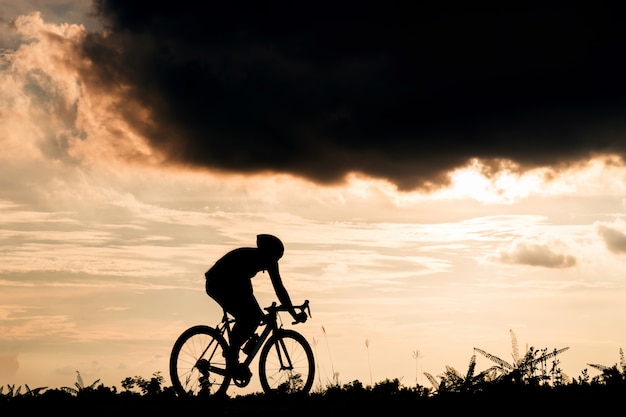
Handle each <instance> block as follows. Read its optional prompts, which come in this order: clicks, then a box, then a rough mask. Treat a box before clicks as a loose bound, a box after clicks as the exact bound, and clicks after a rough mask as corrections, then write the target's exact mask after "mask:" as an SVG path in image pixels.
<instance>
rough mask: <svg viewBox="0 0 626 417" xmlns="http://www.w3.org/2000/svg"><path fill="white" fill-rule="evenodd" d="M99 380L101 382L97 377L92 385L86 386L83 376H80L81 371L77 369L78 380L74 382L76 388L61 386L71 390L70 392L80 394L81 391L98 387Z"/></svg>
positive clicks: (67, 390)
mask: <svg viewBox="0 0 626 417" xmlns="http://www.w3.org/2000/svg"><path fill="white" fill-rule="evenodd" d="M98 382H100V380H99V379H96V380H95V381H94V382H92V383H91V384H90V385H87V386H86V385H85V384H84V383H83V378H82V377H81V376H80V372H78V371H76V382H75V383H74V386H75V387H76V388H72V387H61V390H63V391H65V392H69V393H70V394H73V395H78V394H80V393H81V392H84V391H93V390H94V389H95V388H96V385H97V384H98Z"/></svg>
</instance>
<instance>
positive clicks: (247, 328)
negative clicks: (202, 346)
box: [207, 280, 265, 366]
mask: <svg viewBox="0 0 626 417" xmlns="http://www.w3.org/2000/svg"><path fill="white" fill-rule="evenodd" d="M208 282H209V281H208V280H207V294H209V296H211V297H212V298H213V299H214V300H215V301H217V302H218V303H219V304H220V306H222V308H223V309H224V310H226V311H227V312H228V313H230V314H231V315H232V316H233V317H234V319H235V324H234V326H233V328H232V330H231V333H230V340H229V345H230V346H229V349H228V352H227V360H228V361H229V365H233V366H236V365H237V364H238V363H239V350H240V349H241V346H243V344H244V343H245V341H246V340H248V338H249V337H250V336H252V334H253V333H254V331H255V330H256V328H257V327H258V326H259V323H260V322H261V321H262V320H263V318H264V317H265V315H264V314H263V311H262V310H261V307H260V306H259V303H258V302H257V300H256V298H255V297H254V294H253V291H252V283H251V282H250V280H245V281H241V282H232V281H227V280H224V281H220V282H219V284H220V285H219V286H217V285H209V284H208Z"/></svg>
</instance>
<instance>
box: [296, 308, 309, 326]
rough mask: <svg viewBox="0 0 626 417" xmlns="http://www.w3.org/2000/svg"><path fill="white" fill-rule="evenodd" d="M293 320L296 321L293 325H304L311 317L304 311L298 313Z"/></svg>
mask: <svg viewBox="0 0 626 417" xmlns="http://www.w3.org/2000/svg"><path fill="white" fill-rule="evenodd" d="M293 318H294V320H295V321H294V322H293V324H297V323H304V322H305V321H306V319H308V318H309V316H308V314H306V313H305V312H304V311H302V312H300V313H297V314H296V315H295V316H293Z"/></svg>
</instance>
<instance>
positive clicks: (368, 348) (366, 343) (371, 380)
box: [365, 339, 374, 385]
mask: <svg viewBox="0 0 626 417" xmlns="http://www.w3.org/2000/svg"><path fill="white" fill-rule="evenodd" d="M365 349H366V350H367V365H368V366H369V368H370V384H372V385H374V378H372V363H371V362H370V340H369V339H365Z"/></svg>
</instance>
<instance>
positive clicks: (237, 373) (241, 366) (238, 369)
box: [230, 363, 252, 381]
mask: <svg viewBox="0 0 626 417" xmlns="http://www.w3.org/2000/svg"><path fill="white" fill-rule="evenodd" d="M230 374H231V376H232V378H233V379H236V380H242V381H247V380H250V378H251V377H252V372H250V368H249V367H248V365H246V364H245V363H237V364H234V365H233V366H231V368H230Z"/></svg>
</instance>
